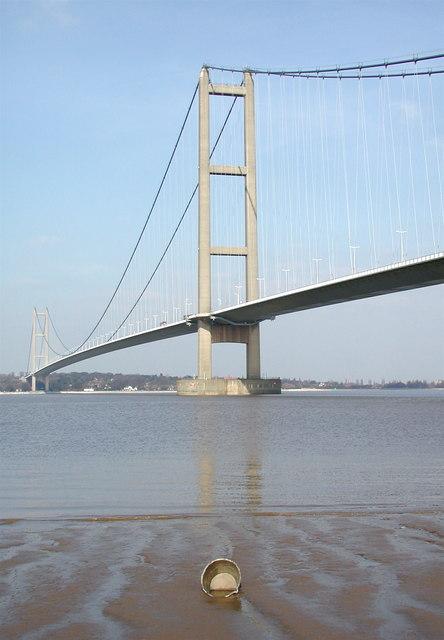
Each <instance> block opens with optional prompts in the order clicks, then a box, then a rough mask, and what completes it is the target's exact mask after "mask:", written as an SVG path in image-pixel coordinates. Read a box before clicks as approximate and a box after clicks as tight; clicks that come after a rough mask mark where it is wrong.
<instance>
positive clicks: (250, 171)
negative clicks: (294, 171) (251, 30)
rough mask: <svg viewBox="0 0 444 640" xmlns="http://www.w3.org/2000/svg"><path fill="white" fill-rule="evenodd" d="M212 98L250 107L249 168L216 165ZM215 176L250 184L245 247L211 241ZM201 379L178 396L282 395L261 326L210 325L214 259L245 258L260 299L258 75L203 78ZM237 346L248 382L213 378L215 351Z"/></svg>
mask: <svg viewBox="0 0 444 640" xmlns="http://www.w3.org/2000/svg"><path fill="white" fill-rule="evenodd" d="M210 96H232V97H235V96H237V97H239V98H241V99H243V102H244V165H243V166H230V165H212V164H210ZM212 175H218V176H237V177H238V179H239V180H243V181H244V184H245V189H244V191H245V199H244V201H245V205H244V206H245V245H244V246H242V247H220V246H219V247H215V246H213V245H212V241H211V202H210V180H211V176H212ZM198 248H199V249H198V250H199V255H198V314H205V316H206V318H202V319H198V377H197V379H195V380H179V381H178V384H177V390H178V393H180V394H184V395H189V394H192V395H194V394H197V395H248V394H262V393H280V390H281V384H280V380H278V379H272V380H265V379H262V378H261V365H260V330H259V323H258V322H257V323H254V324H249V325H245V324H243V325H236V326H234V325H233V324H229V323H224V322H223V319H221V318H217V317H216V316H214V317H213V319H211V320H208V319H207V318H208V314H209V313H211V311H212V309H211V257H212V256H227V258H229V257H232V256H243V257H244V258H245V260H246V269H245V274H246V282H245V289H246V298H247V302H248V301H250V300H256V299H257V298H258V249H257V197H256V139H255V114H254V84H253V77H252V74H251V73H250V72H248V71H245V73H244V82H243V84H242V85H226V84H223V85H222V84H213V83H211V82H210V78H209V73H208V69H207V68H205V67H204V68H203V69H202V70H201V72H200V78H199V239H198ZM218 342H219V343H220V342H237V343H243V344H245V345H246V372H247V376H246V378H238V379H223V378H213V373H212V345H213V344H214V343H218Z"/></svg>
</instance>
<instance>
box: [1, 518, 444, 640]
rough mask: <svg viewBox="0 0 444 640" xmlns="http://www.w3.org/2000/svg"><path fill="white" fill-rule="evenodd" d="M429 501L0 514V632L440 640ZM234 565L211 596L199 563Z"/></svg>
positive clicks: (437, 526) (10, 635) (8, 639)
mask: <svg viewBox="0 0 444 640" xmlns="http://www.w3.org/2000/svg"><path fill="white" fill-rule="evenodd" d="M443 535H444V528H443V526H442V513H441V512H440V511H433V510H428V511H422V512H416V513H405V512H404V513H395V512H390V511H389V510H384V511H379V512H375V511H371V512H361V511H359V512H341V511H338V512H333V511H330V512H318V513H310V512H306V513H296V514H295V513H277V512H275V513H251V514H242V515H239V516H237V515H233V514H232V515H230V516H228V517H224V516H221V515H200V516H199V515H197V516H196V515H194V516H179V515H178V516H136V517H134V518H128V517H125V518H123V517H122V518H92V519H88V518H86V519H83V520H82V519H81V520H76V521H73V520H59V521H55V520H52V521H29V520H7V521H2V525H1V527H0V541H1V544H0V558H1V562H0V576H1V577H0V596H1V598H0V599H1V602H2V604H1V606H0V619H1V622H0V637H1V638H2V639H4V640H16V639H17V640H18V639H19V638H20V639H29V640H31V639H32V640H38V639H42V640H43V639H44V640H56V639H59V640H62V639H63V640H69V639H73V640H74V639H75V640H93V639H103V638H106V639H111V640H112V639H114V638H116V639H117V638H118V639H120V638H122V639H126V638H128V639H130V640H143V639H148V638H150V639H151V638H153V639H159V640H160V639H162V640H170V639H171V640H172V639H178V638H180V639H184V640H185V639H186V640H197V639H202V640H203V639H207V638H214V639H215V640H218V639H219V638H220V639H222V638H236V639H244V638H245V639H247V638H248V639H250V638H255V639H264V640H265V639H280V638H294V639H301V640H302V639H304V640H308V639H310V640H311V639H319V640H324V639H325V640H344V639H356V638H358V637H359V638H360V639H373V638H382V639H386V640H393V639H398V638H399V639H400V640H401V639H402V640H413V639H417V640H425V639H429V638H430V639H438V638H442V629H443V625H444V618H443V615H442V614H443V606H442V605H443V593H444V578H443V570H442V569H443V566H442V555H440V554H442V544H443ZM220 556H227V557H231V558H233V559H235V560H236V561H237V562H238V563H239V565H240V567H241V570H242V588H241V591H240V594H239V597H232V598H230V599H228V600H226V601H222V602H221V601H216V600H215V599H212V598H209V597H208V596H206V595H205V594H204V593H202V592H201V590H200V580H199V578H200V571H201V569H202V567H203V566H204V565H205V564H206V562H207V561H209V560H211V559H213V558H215V557H220Z"/></svg>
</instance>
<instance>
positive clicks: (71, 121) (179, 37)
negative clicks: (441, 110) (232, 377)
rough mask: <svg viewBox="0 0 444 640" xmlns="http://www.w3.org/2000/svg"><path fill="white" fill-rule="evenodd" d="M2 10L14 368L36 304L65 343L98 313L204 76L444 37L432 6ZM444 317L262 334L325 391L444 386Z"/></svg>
mask: <svg viewBox="0 0 444 640" xmlns="http://www.w3.org/2000/svg"><path fill="white" fill-rule="evenodd" d="M0 10H1V23H2V27H1V84H2V98H1V101H2V110H1V145H2V157H1V190H2V196H1V206H2V210H1V217H2V222H1V224H2V227H1V279H2V281H1V304H0V324H1V333H0V340H1V344H0V371H9V370H20V369H24V368H25V366H26V359H27V350H28V341H29V331H30V324H31V311H32V307H33V306H34V305H37V306H39V307H43V306H46V305H47V306H48V307H49V308H50V310H51V311H52V312H53V315H54V317H55V319H56V320H57V324H58V325H59V327H60V329H61V331H62V332H63V334H64V335H65V336H66V339H67V341H68V342H69V341H70V338H71V336H72V334H73V332H74V331H75V330H76V329H78V327H79V326H81V327H84V329H85V332H86V330H87V329H88V327H89V326H90V323H91V322H92V320H93V318H95V317H96V316H97V314H98V312H99V311H100V308H101V306H102V304H103V300H104V299H105V298H106V296H107V295H108V294H109V292H110V290H112V287H113V286H114V284H115V281H116V280H117V278H118V275H119V273H120V270H121V268H122V265H123V264H124V262H125V260H126V258H127V256H128V252H129V250H130V248H131V246H132V244H133V242H134V239H135V237H136V236H137V233H138V231H139V229H140V227H141V225H142V223H143V220H144V217H145V214H146V211H147V208H148V206H149V203H150V201H151V199H152V197H153V194H154V192H155V189H156V187H157V183H158V181H159V177H160V175H161V171H162V167H163V166H164V164H165V162H166V159H167V157H168V154H169V152H170V149H171V145H172V143H173V142H174V139H175V136H176V134H177V130H178V127H179V124H180V121H181V118H182V117H183V113H184V110H185V107H186V104H187V102H188V100H189V97H190V93H191V92H192V89H193V86H194V85H195V82H196V80H197V76H198V72H199V69H200V67H201V65H202V63H213V64H221V65H226V66H231V65H235V66H237V67H244V66H253V67H266V68H295V67H306V66H314V67H316V66H319V65H324V64H326V63H335V64H336V63H338V64H340V63H349V62H360V61H366V60H374V59H377V60H379V59H381V58H391V57H397V56H400V55H404V54H410V53H412V52H430V51H433V50H437V49H441V48H442V45H443V42H444V39H443V32H444V28H443V25H444V5H443V3H442V2H432V1H429V2H427V1H421V2H406V1H403V2H378V1H371V2H347V1H344V2H335V1H330V2H277V1H276V2H188V1H184V2H128V1H126V2H70V1H62V2H56V1H52V0H39V1H37V0H36V1H33V2H7V1H5V0H3V2H2V3H1V5H0ZM443 321H444V313H443V303H442V287H441V288H433V289H428V290H420V291H412V292H406V293H403V294H396V295H392V296H386V297H384V298H376V299H373V300H367V301H361V302H356V303H349V304H346V305H339V306H337V307H332V308H328V309H320V310H314V311H310V312H305V313H301V314H297V315H293V316H287V317H285V318H282V319H280V320H276V321H275V323H274V324H272V323H266V324H264V325H263V345H262V354H263V368H264V371H266V372H267V373H269V374H273V375H282V376H289V375H292V376H293V375H294V376H297V377H299V376H300V377H313V378H319V379H323V378H329V377H330V378H331V377H333V378H339V379H342V378H352V379H354V378H356V377H363V378H381V377H384V378H392V377H399V378H410V377H420V378H429V379H430V378H438V377H442V376H444V367H443V362H444V348H443V344H442V339H440V337H439V336H440V331H441V327H442V323H443ZM279 329H280V330H281V331H279ZM195 347H196V345H195V339H194V337H191V338H181V339H179V340H176V341H172V342H165V343H161V344H157V345H147V346H144V347H139V348H135V349H130V350H127V351H123V352H119V353H116V354H112V355H109V356H104V357H102V358H97V359H94V360H91V361H88V362H85V363H81V364H80V365H79V366H78V367H77V369H82V370H102V371H103V370H122V371H128V372H129V371H134V372H136V371H137V372H143V373H151V372H158V371H164V372H166V371H167V372H170V373H171V374H175V373H177V374H184V373H194V370H195ZM224 350H225V351H224ZM241 350H242V348H241V347H237V346H234V347H233V346H230V347H220V346H218V347H216V348H215V361H216V373H219V374H223V373H226V374H230V373H241V369H240V367H241V361H242V358H241ZM224 354H225V355H224ZM242 366H243V365H242Z"/></svg>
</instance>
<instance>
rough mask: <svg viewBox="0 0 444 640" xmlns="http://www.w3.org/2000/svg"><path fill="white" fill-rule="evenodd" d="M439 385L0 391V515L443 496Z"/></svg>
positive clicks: (316, 505)
mask: <svg viewBox="0 0 444 640" xmlns="http://www.w3.org/2000/svg"><path fill="white" fill-rule="evenodd" d="M443 415H444V392H442V391H440V390H436V391H433V390H424V391H406V390H402V391H367V392H365V391H354V392H353V391H350V392H334V391H331V392H327V391H325V392H286V393H284V394H283V395H282V396H268V397H267V396H262V397H256V398H181V397H177V396H176V395H175V394H160V393H159V394H126V393H122V394H108V395H107V394H79V395H75V394H48V395H44V394H41V395H17V396H15V395H11V396H6V395H5V396H3V397H0V438H1V440H0V518H1V517H3V518H15V517H25V518H41V517H44V518H47V517H50V518H54V517H64V516H89V515H92V516H94V515H120V514H121V515H128V514H172V513H174V514H188V513H190V514H193V513H227V512H230V513H231V512H238V513H249V512H252V511H255V512H257V511H262V512H266V511H273V510H280V511H289V512H291V511H298V510H317V511H319V509H329V508H330V509H331V508H341V509H343V508H345V509H360V508H365V509H369V508H370V509H372V508H380V507H396V508H401V509H402V508H407V509H412V508H413V509H414V508H427V507H434V506H438V505H440V504H442V502H441V500H440V485H442V479H443V470H442V463H441V461H442V450H443V429H442V427H443Z"/></svg>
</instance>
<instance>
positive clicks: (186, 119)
mask: <svg viewBox="0 0 444 640" xmlns="http://www.w3.org/2000/svg"><path fill="white" fill-rule="evenodd" d="M198 88H199V85H198V84H197V85H196V87H195V89H194V93H193V96H192V98H191V102H190V104H189V106H188V109H187V112H186V114H185V118H184V120H183V122H182V126H181V128H180V131H179V134H178V136H177V139H176V142H175V144H174V147H173V150H172V152H171V155H170V158H169V160H168V163H167V166H166V169H165V171H164V173H163V176H162V179H161V181H160V184H159V187H158V189H157V192H156V195H155V197H154V200H153V203H152V205H151V207H150V210H149V212H148V215H147V217H146V220H145V223H144V225H143V227H142V230H141V231H140V233H139V237H138V238H137V242H136V244H135V245H134V248H133V250H132V252H131V255H130V257H129V260H128V262H127V264H126V266H125V269H124V270H123V273H122V275H121V277H120V279H119V282H118V283H117V285H116V287H115V288H114V291H113V293H112V295H111V297H110V299H109V300H108V303H107V305H106V307H105V309H104V311H103V313H102V315H101V316H100V318H99V319H98V320H97V322H96V323H95V325H94V326H93V328H92V329H91V331H90V332H89V334H88V335H87V336H86V338H85V339H84V340H83V342H82V343H81V344H79V346H78V347H77V348H76V349H72V350H71V351H70V353H75V352H76V351H78V350H79V349H81V348H82V347H83V345H84V344H86V343H87V342H88V340H89V339H90V337H91V336H92V335H93V333H94V331H95V330H96V329H97V327H98V326H99V324H100V323H101V322H102V320H103V318H104V317H105V314H106V312H107V311H108V309H109V308H110V306H111V304H112V302H113V300H114V298H115V297H116V295H117V292H118V291H119V289H120V285H121V284H122V282H123V279H124V278H125V276H126V274H127V272H128V269H129V267H130V265H131V262H132V260H133V258H134V255H135V253H136V251H137V248H138V246H139V244H140V241H141V240H142V237H143V234H144V233H145V229H146V227H147V224H148V222H149V220H150V218H151V215H152V213H153V211H154V207H155V206H156V203H157V200H158V199H159V195H160V192H161V191H162V187H163V185H164V183H165V180H166V177H167V175H168V172H169V170H170V167H171V164H172V162H173V159H174V156H175V155H176V151H177V147H178V146H179V142H180V140H181V138H182V134H183V131H184V129H185V125H186V123H187V121H188V117H189V115H190V113H191V109H192V107H193V104H194V100H195V98H196V94H197V90H198ZM59 339H60V338H59ZM62 344H63V343H62Z"/></svg>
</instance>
